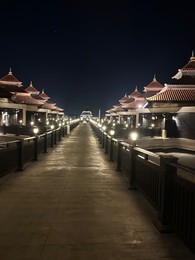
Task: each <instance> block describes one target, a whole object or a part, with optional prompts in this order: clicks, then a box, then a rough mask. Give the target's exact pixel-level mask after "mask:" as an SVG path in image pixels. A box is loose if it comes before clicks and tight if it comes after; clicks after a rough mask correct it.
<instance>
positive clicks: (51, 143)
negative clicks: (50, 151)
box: [51, 130, 53, 147]
mask: <svg viewBox="0 0 195 260" xmlns="http://www.w3.org/2000/svg"><path fill="white" fill-rule="evenodd" d="M51 147H53V130H52V132H51Z"/></svg>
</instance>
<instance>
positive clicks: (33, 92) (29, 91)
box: [25, 81, 39, 95]
mask: <svg viewBox="0 0 195 260" xmlns="http://www.w3.org/2000/svg"><path fill="white" fill-rule="evenodd" d="M25 91H26V92H28V93H31V94H35V95H38V94H39V91H38V90H37V89H36V88H35V87H34V86H33V84H32V81H31V82H30V85H29V86H28V87H27V88H25Z"/></svg>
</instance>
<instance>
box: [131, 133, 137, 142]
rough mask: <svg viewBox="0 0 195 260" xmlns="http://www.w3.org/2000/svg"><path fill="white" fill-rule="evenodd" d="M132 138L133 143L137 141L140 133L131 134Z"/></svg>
mask: <svg viewBox="0 0 195 260" xmlns="http://www.w3.org/2000/svg"><path fill="white" fill-rule="evenodd" d="M130 138H131V140H132V141H136V140H137V138H138V133H137V132H131V133H130Z"/></svg>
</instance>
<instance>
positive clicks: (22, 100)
mask: <svg viewBox="0 0 195 260" xmlns="http://www.w3.org/2000/svg"><path fill="white" fill-rule="evenodd" d="M12 100H13V101H14V102H16V103H19V104H26V105H37V106H40V105H42V104H43V102H42V101H40V100H38V99H35V98H33V97H32V96H31V94H30V93H21V92H17V93H16V94H15V95H13V96H12Z"/></svg>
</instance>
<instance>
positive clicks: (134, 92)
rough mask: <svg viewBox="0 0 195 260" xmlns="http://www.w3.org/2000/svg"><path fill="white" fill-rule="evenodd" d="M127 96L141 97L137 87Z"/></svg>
mask: <svg viewBox="0 0 195 260" xmlns="http://www.w3.org/2000/svg"><path fill="white" fill-rule="evenodd" d="M129 97H135V98H136V97H143V95H142V94H141V93H140V92H139V91H138V89H137V87H136V89H135V90H134V91H133V92H132V93H131V94H129Z"/></svg>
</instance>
